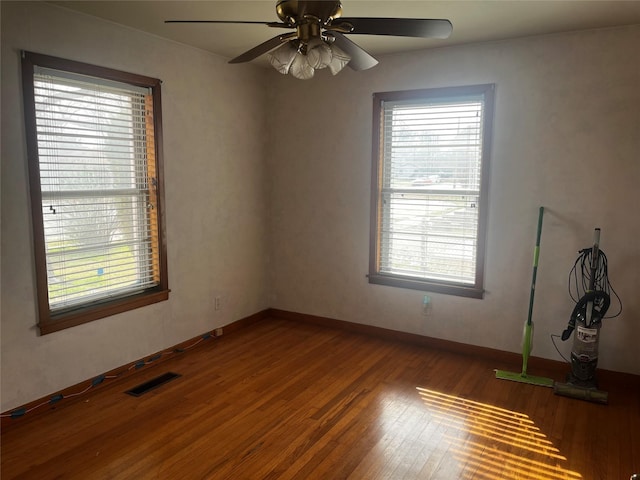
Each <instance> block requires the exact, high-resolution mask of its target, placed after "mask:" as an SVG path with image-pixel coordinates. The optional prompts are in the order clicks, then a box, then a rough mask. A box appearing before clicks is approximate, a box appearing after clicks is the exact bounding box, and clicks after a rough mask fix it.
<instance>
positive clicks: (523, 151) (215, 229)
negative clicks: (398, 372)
mask: <svg viewBox="0 0 640 480" xmlns="http://www.w3.org/2000/svg"><path fill="white" fill-rule="evenodd" d="M1 5H2V150H1V151H2V174H1V179H2V245H1V248H2V249H1V252H2V271H1V273H2V298H1V308H2V312H1V313H2V318H1V327H2V330H1V334H2V340H1V341H2V343H1V348H2V352H1V361H2V404H1V406H0V409H1V410H2V411H6V410H7V409H10V408H13V407H15V406H17V405H20V404H23V403H26V402H28V401H31V400H33V399H35V398H39V397H41V396H44V395H47V394H49V393H51V392H54V391H56V390H58V389H61V388H64V387H67V386H69V385H73V384H75V383H77V382H80V381H82V380H85V379H87V378H91V377H93V376H95V375H97V374H99V373H102V372H104V371H107V370H109V369H111V368H114V367H117V366H120V365H124V364H126V363H128V362H130V361H133V360H136V359H138V358H141V357H143V356H145V355H148V354H150V353H152V352H156V351H158V350H161V349H163V348H165V347H168V346H171V345H174V344H176V343H178V342H180V341H182V340H185V339H187V338H191V337H193V336H195V335H198V334H200V333H202V332H204V331H207V330H209V329H211V328H214V327H216V326H221V325H225V324H227V323H229V322H231V321H234V320H237V319H239V318H242V317H245V316H247V315H250V314H252V313H255V312H258V311H260V310H262V309H264V308H267V307H276V308H281V309H287V310H293V311H298V312H303V313H309V314H315V315H322V316H327V317H333V318H337V319H342V320H347V321H352V322H359V323H366V324H371V325H376V326H381V327H385V328H391V329H397V330H402V331H407V332H413V333H418V334H424V335H429V336H433V337H439V338H445V339H450V340H454V341H458V342H465V343H470V344H476V345H483V346H487V347H493V348H500V349H505V350H511V351H519V348H520V347H519V341H520V337H521V332H522V324H523V323H524V320H525V318H526V313H527V306H528V293H529V281H530V276H531V254H532V249H533V240H534V238H533V237H534V234H535V223H536V219H537V217H536V216H537V208H538V206H539V205H541V204H542V205H544V206H545V207H547V209H548V214H547V216H546V218H545V225H544V231H543V237H542V253H541V257H540V269H539V274H538V290H537V297H536V300H537V302H536V306H535V311H534V321H535V322H536V336H535V344H536V348H535V350H534V354H536V355H539V356H543V357H547V358H558V357H557V354H556V353H555V351H554V350H553V346H552V345H551V343H550V341H549V333H559V332H560V331H561V330H562V329H563V328H564V325H565V324H566V321H567V320H568V315H569V313H570V311H571V308H572V304H571V302H570V299H569V298H568V295H567V293H566V281H567V274H568V271H569V269H570V267H571V266H572V264H573V261H574V259H575V256H576V252H577V250H578V249H579V248H583V247H586V246H588V244H589V242H590V239H591V233H592V230H593V228H594V227H596V226H599V227H601V228H602V232H603V235H602V248H603V249H604V250H605V251H606V252H607V254H608V256H609V261H610V273H611V279H612V281H613V283H614V286H615V287H616V288H617V290H618V292H619V294H620V296H621V297H622V298H623V300H624V304H625V305H624V306H625V312H624V314H623V315H622V316H621V317H620V318H618V319H615V320H611V321H607V322H606V324H605V328H604V330H603V333H602V345H601V363H600V365H601V366H602V367H604V368H608V369H613V370H620V371H626V372H634V373H638V374H640V362H638V360H637V347H636V345H637V342H638V338H640V299H639V296H638V289H639V287H640V273H639V272H640V248H639V246H638V240H637V239H638V238H640V219H639V216H638V214H637V210H636V205H637V204H638V200H639V198H638V197H639V193H638V188H637V185H638V183H639V180H640V162H638V158H640V132H638V128H639V127H638V126H639V124H640V118H639V117H638V115H639V113H638V112H640V97H639V95H640V94H639V91H640V90H639V89H638V88H637V87H638V85H639V84H640V69H638V67H637V62H636V61H634V60H635V59H637V51H636V50H637V49H636V46H637V45H638V44H639V43H640V28H637V27H636V28H622V29H613V30H601V31H594V32H584V33H576V34H566V35H555V36H546V37H538V38H529V39H523V40H514V41H507V42H499V43H491V44H482V45H469V46H459V47H451V48H442V49H437V50H431V51H426V52H420V53H412V54H404V55H393V56H386V57H382V58H380V60H381V62H380V65H379V66H377V67H376V68H374V69H372V70H369V71H366V72H360V73H357V72H352V71H350V70H349V69H345V71H344V72H343V73H341V74H340V75H338V76H336V77H330V76H329V74H328V72H319V74H318V76H317V77H316V78H315V79H313V80H311V81H307V82H303V81H298V80H294V79H292V78H290V77H283V76H280V75H279V74H277V73H275V72H271V71H263V70H261V69H259V68H257V67H253V66H250V65H244V66H237V65H235V66H231V65H227V64H226V60H225V59H223V58H219V57H216V56H214V55H210V54H208V53H205V52H202V51H199V50H195V49H192V48H189V47H185V46H182V45H179V44H176V43H173V42H169V41H165V40H162V39H159V38H157V37H154V36H150V35H146V34H143V33H140V32H136V31H134V30H131V29H127V28H123V27H119V26H116V25H114V24H111V23H107V22H102V21H99V20H96V19H93V18H91V17H86V16H83V15H78V14H75V13H70V12H67V11H65V10H62V9H58V8H56V7H52V6H49V5H46V4H42V3H30V2H29V3H16V4H14V3H7V2H2V4H1ZM20 49H26V50H32V51H36V52H41V53H46V54H50V55H57V56H62V57H66V58H71V59H76V60H80V61H86V62H91V63H95V64H100V65H104V66H109V67H113V68H118V69H123V70H127V71H131V72H135V73H141V74H144V75H149V76H155V77H158V78H161V79H162V80H163V81H164V83H163V119H164V134H165V137H164V152H165V176H166V180H165V183H166V185H165V186H166V195H165V197H166V198H165V199H166V204H167V212H166V213H167V236H168V242H169V243H168V247H169V281H170V287H171V289H172V293H171V297H170V300H169V301H168V302H163V303H160V304H156V305H152V306H149V307H144V308H141V309H138V310H135V311H132V312H128V313H125V314H121V315H117V316H114V317H110V318H106V319H102V320H99V321H96V322H92V323H90V324H88V325H83V326H79V327H75V328H72V329H68V330H64V331H61V332H57V333H54V334H51V335H46V336H38V334H37V330H36V328H35V323H36V309H35V302H34V299H35V291H34V275H33V269H34V267H33V258H32V256H33V255H32V251H31V250H32V247H31V233H30V220H29V202H28V192H27V183H26V178H27V167H26V163H25V140H24V127H23V118H22V107H21V87H20V84H19V79H20V74H19V65H20V61H19V55H18V51H19V50H20ZM474 83H496V85H497V87H496V95H497V96H496V116H495V128H494V144H493V152H494V154H493V158H492V172H491V192H490V205H489V235H488V250H487V268H486V274H485V284H486V289H487V294H486V296H485V299H484V300H472V299H463V298H457V297H451V296H445V295H436V294H433V295H431V296H432V298H433V309H432V312H431V315H430V316H428V317H423V316H422V314H421V305H422V295H423V293H421V292H416V291H411V290H403V289H396V288H390V287H383V286H374V285H369V284H368V283H367V281H366V278H365V274H366V273H367V266H368V249H369V201H370V192H369V186H370V163H371V94H372V93H373V92H378V91H387V90H402V89H410V88H425V87H432V86H433V87H435V86H445V85H464V84H474ZM215 295H220V296H222V298H223V306H222V309H221V310H220V311H215V310H214V309H213V297H214V296H215ZM563 347H564V350H565V351H566V350H567V348H566V347H567V346H566V345H565V346H563ZM487 375H488V377H489V376H490V375H491V372H488V373H487Z"/></svg>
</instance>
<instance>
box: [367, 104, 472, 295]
mask: <svg viewBox="0 0 640 480" xmlns="http://www.w3.org/2000/svg"><path fill="white" fill-rule="evenodd" d="M482 116H483V97H482V95H470V96H462V97H452V98H436V99H418V100H416V99H414V100H399V101H384V102H383V106H382V131H381V135H382V138H381V140H382V142H381V143H382V144H381V155H382V171H381V181H380V188H381V190H380V192H379V195H380V212H379V214H380V219H379V222H380V224H379V228H378V232H379V242H380V244H379V259H378V262H379V271H380V273H383V274H393V275H401V276H406V277H416V278H420V279H428V280H435V281H444V282H453V283H458V284H468V285H473V284H474V283H475V281H476V261H477V258H476V257H477V246H478V221H479V216H478V210H479V209H478V202H479V198H480V184H481V160H482V138H483V132H482V128H483V122H482Z"/></svg>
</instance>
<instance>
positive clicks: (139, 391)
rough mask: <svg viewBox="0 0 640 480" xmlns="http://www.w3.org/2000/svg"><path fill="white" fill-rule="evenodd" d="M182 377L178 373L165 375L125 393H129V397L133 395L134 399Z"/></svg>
mask: <svg viewBox="0 0 640 480" xmlns="http://www.w3.org/2000/svg"><path fill="white" fill-rule="evenodd" d="M180 376H181V375H178V374H177V373H173V372H167V373H163V374H162V375H160V376H159V377H156V378H152V379H151V380H149V381H148V382H144V383H141V384H140V385H138V386H137V387H133V388H132V389H131V390H127V391H126V392H125V393H128V394H129V395H133V396H134V397H139V396H141V395H144V394H145V393H147V392H149V391H151V390H153V389H154V388H158V387H160V386H162V385H164V384H165V383H167V382H170V381H171V380H173V379H174V378H178V377H180Z"/></svg>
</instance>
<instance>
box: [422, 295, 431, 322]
mask: <svg viewBox="0 0 640 480" xmlns="http://www.w3.org/2000/svg"><path fill="white" fill-rule="evenodd" d="M430 314H431V297H430V296H429V295H425V296H424V297H423V298H422V315H424V316H425V317H426V316H428V315H430Z"/></svg>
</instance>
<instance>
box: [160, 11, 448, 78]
mask: <svg viewBox="0 0 640 480" xmlns="http://www.w3.org/2000/svg"><path fill="white" fill-rule="evenodd" d="M276 13H277V14H278V18H279V19H280V21H279V22H253V21H231V20H165V23H235V24H258V25H266V26H268V27H272V28H285V29H292V28H293V29H295V31H294V32H288V33H283V34H280V35H276V36H275V37H273V38H271V39H269V40H267V41H266V42H263V43H261V44H260V45H258V46H256V47H254V48H252V49H251V50H248V51H246V52H244V53H243V54H242V55H239V56H238V57H236V58H233V59H231V60H230V61H229V63H243V62H249V61H251V60H253V59H255V58H257V57H259V56H260V55H263V54H265V53H269V60H270V62H271V65H272V66H273V67H274V68H275V69H276V70H278V71H279V72H280V73H283V74H287V73H290V74H291V75H293V76H294V77H296V78H300V79H309V78H312V77H313V75H314V72H315V70H319V69H321V68H329V70H330V71H331V73H333V74H334V75H335V74H337V73H338V72H339V71H340V70H342V69H343V68H344V67H345V66H346V65H348V66H349V67H350V68H352V69H353V70H366V69H368V68H371V67H374V66H375V65H377V64H378V61H377V60H376V59H375V58H373V57H372V56H371V55H369V54H368V53H367V52H366V51H365V50H364V49H362V48H361V47H359V46H358V45H357V44H356V43H354V42H352V41H351V40H350V39H348V38H347V37H346V35H355V34H359V35H391V36H399V37H421V38H442V39H444V38H447V37H449V35H451V31H452V26H451V22H450V21H449V20H438V19H423V18H375V17H342V4H341V2H340V1H338V0H278V1H277V3H276Z"/></svg>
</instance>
